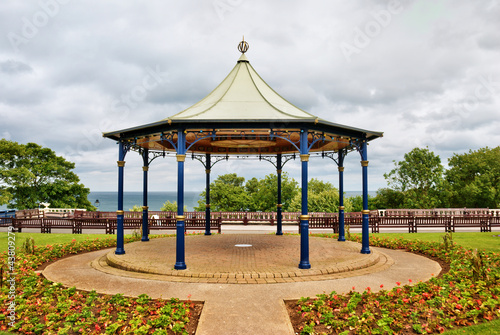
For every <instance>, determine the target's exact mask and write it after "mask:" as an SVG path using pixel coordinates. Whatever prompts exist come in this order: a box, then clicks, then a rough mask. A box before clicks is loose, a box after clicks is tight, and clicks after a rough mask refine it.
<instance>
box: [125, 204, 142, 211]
mask: <svg viewBox="0 0 500 335" xmlns="http://www.w3.org/2000/svg"><path fill="white" fill-rule="evenodd" d="M128 210H129V211H130V212H142V206H140V205H134V206H132V208H129V209H128Z"/></svg>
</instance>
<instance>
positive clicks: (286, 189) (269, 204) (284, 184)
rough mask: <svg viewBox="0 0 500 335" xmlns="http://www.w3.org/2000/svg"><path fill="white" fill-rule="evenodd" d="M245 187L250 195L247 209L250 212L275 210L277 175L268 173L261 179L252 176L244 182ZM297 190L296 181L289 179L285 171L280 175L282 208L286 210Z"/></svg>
mask: <svg viewBox="0 0 500 335" xmlns="http://www.w3.org/2000/svg"><path fill="white" fill-rule="evenodd" d="M245 189H246V191H247V193H248V195H249V196H250V200H251V201H250V204H249V206H248V210H249V211H251V212H257V211H262V212H273V211H276V204H277V200H278V195H277V194H278V176H277V175H276V174H269V175H267V176H265V177H264V178H263V179H260V180H258V179H257V178H252V179H250V180H248V181H247V183H246V184H245ZM297 192H298V183H297V182H296V181H295V179H293V178H292V179H290V178H289V177H288V174H287V173H283V174H282V176H281V202H282V205H283V206H282V210H283V211H288V210H289V208H290V204H291V201H292V199H293V198H294V196H295V195H296V194H297Z"/></svg>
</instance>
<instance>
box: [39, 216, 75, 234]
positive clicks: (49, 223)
mask: <svg viewBox="0 0 500 335" xmlns="http://www.w3.org/2000/svg"><path fill="white" fill-rule="evenodd" d="M52 228H61V229H72V233H73V234H76V232H75V222H74V220H71V219H56V218H43V219H42V227H41V229H42V233H47V234H50V233H51V232H52Z"/></svg>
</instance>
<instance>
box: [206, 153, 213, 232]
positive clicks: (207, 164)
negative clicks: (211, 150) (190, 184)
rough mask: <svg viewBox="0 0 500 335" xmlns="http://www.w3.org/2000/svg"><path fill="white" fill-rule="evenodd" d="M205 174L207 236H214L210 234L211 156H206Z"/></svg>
mask: <svg viewBox="0 0 500 335" xmlns="http://www.w3.org/2000/svg"><path fill="white" fill-rule="evenodd" d="M205 157H206V163H205V168H206V170H205V172H206V175H207V176H206V186H205V235H207V236H209V235H212V233H211V232H210V165H211V162H210V154H206V156H205Z"/></svg>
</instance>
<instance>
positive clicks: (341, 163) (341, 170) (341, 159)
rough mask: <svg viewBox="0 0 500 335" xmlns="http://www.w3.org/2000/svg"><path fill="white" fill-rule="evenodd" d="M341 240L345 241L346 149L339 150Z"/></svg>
mask: <svg viewBox="0 0 500 335" xmlns="http://www.w3.org/2000/svg"><path fill="white" fill-rule="evenodd" d="M338 154H339V159H338V162H339V239H338V241H339V242H345V220H344V210H345V207H344V151H343V150H339V152H338Z"/></svg>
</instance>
